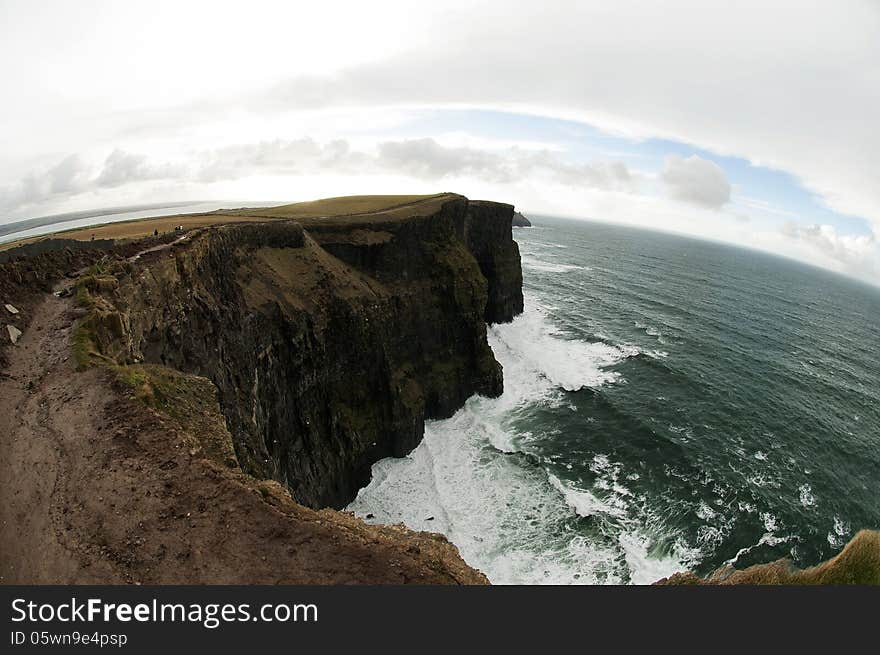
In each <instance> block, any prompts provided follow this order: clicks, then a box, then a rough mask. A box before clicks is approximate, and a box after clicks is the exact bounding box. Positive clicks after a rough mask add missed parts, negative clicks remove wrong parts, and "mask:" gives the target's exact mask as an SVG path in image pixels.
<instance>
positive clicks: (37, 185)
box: [0, 0, 880, 284]
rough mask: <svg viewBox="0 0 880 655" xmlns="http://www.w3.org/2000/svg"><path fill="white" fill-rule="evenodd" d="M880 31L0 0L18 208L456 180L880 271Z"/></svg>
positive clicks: (521, 12) (823, 7)
mask: <svg viewBox="0 0 880 655" xmlns="http://www.w3.org/2000/svg"><path fill="white" fill-rule="evenodd" d="M878 35H880V1H878V0H865V1H856V0H836V1H835V2H827V1H824V0H823V1H822V2H813V1H811V0H799V1H797V2H783V1H772V0H771V1H768V0H764V1H762V2H751V1H749V0H743V1H740V2H737V3H731V2H716V1H711V0H702V1H697V0H693V1H690V2H683V1H680V0H665V1H664V2H634V1H630V0H615V2H605V1H602V2H600V1H589V0H581V1H578V2H567V1H558V2H554V1H548V2H543V3H537V2H533V1H528V2H519V1H513V0H507V1H506V2H495V1H481V0H467V1H462V0H444V2H442V3H418V2H412V1H410V2H386V1H384V0H374V1H371V2H337V1H335V0H323V1H322V2H320V3H315V2H263V1H261V0H250V1H249V2H247V3H241V2H223V1H222V0H213V1H212V2H186V1H182V0H177V1H175V2H165V1H163V0H149V1H139V0H129V1H127V2H124V3H121V2H113V1H107V2H98V1H95V0H78V1H77V2H75V3H74V2H64V1H58V2H51V1H45V0H29V1H17V0H0V79H2V80H3V82H4V98H5V102H3V103H0V223H4V222H11V221H15V220H21V219H25V218H32V217H36V216H42V215H48V214H54V213H60V212H67V211H80V210H88V209H96V208H103V207H112V206H120V205H131V204H139V203H156V202H166V201H167V202H172V201H174V202H177V201H186V200H213V199H230V200H237V201H246V200H253V201H267V200H276V199H277V200H278V201H279V202H293V201H299V200H310V199H314V198H318V197H325V196H335V195H346V194H354V193H400V194H410V193H436V192H439V191H455V192H458V193H462V194H464V195H467V196H468V197H471V198H485V199H492V200H500V201H504V202H509V203H512V204H514V205H516V207H517V208H518V209H520V210H522V211H524V212H525V213H526V214H527V215H528V214H529V213H533V214H537V215H540V214H552V215H561V216H570V217H577V218H590V219H595V220H603V221H611V222H615V223H621V224H630V225H635V226H642V227H647V228H652V229H659V230H664V231H671V232H677V233H682V234H689V235H693V236H698V237H702V238H709V239H716V240H721V241H726V242H731V243H736V244H740V245H745V246H749V247H753V248H759V249H763V250H767V251H770V252H775V253H778V254H781V255H785V256H788V257H794V258H797V259H800V260H802V261H806V262H808V263H812V264H815V265H818V266H822V267H825V268H828V269H831V270H835V271H838V272H842V273H846V274H848V275H851V276H854V277H858V278H860V279H862V280H865V281H868V282H871V283H874V284H880V129H878V122H880V121H878V117H880V38H878Z"/></svg>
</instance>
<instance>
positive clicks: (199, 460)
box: [0, 295, 487, 584]
mask: <svg viewBox="0 0 880 655" xmlns="http://www.w3.org/2000/svg"><path fill="white" fill-rule="evenodd" d="M79 311H80V310H77V309H75V308H74V306H73V303H72V302H71V301H70V300H69V299H63V298H56V297H54V296H51V295H48V296H46V297H45V299H44V300H43V301H42V302H41V303H39V304H38V305H36V306H35V309H34V310H33V314H32V317H31V320H30V324H29V326H28V328H27V329H26V330H25V333H24V335H23V336H22V338H21V340H20V341H19V343H18V344H17V345H16V346H15V347H13V348H11V349H10V350H11V351H10V352H9V360H10V361H9V366H8V367H7V368H6V369H5V371H4V372H2V373H0V497H2V499H3V502H2V503H0V583H2V584H35V583H55V584H58V583H61V584H88V583H101V584H109V583H144V584H149V583H152V584H161V583H175V584H213V583H217V584H220V583H223V584H259V583H270V584H271V583H284V584H359V583H392V584H394V583H423V584H484V583H486V582H487V581H486V578H485V577H484V576H483V575H482V574H480V573H479V572H476V571H474V570H472V569H470V568H469V567H467V566H466V565H465V564H464V562H463V561H462V560H461V559H460V557H459V556H458V552H457V550H456V549H455V547H454V546H452V545H451V544H449V543H448V542H447V541H446V540H445V539H444V538H443V537H440V536H438V535H430V534H427V533H414V532H411V531H409V530H406V529H405V528H402V527H395V526H392V527H374V526H367V525H366V524H364V523H362V522H361V521H358V520H357V519H355V518H354V517H353V516H351V515H349V514H345V513H342V512H336V511H332V510H321V511H315V510H311V509H307V508H304V507H302V506H300V505H297V504H295V503H294V502H293V501H292V500H291V499H290V497H289V496H288V495H287V492H286V491H284V490H283V489H282V488H281V486H280V485H278V484H277V483H275V482H271V481H257V480H254V479H252V478H249V477H247V476H245V475H244V474H242V473H241V472H240V471H239V470H238V469H237V468H229V466H224V465H223V464H220V463H216V462H214V461H211V459H210V458H209V457H208V455H207V454H206V452H205V451H203V450H202V449H200V448H198V447H192V439H191V438H188V437H189V435H187V434H184V433H182V432H181V430H180V427H179V425H178V424H176V423H175V422H174V421H173V420H170V419H169V418H168V417H167V416H163V415H161V414H159V413H157V412H156V411H154V410H152V409H151V408H150V407H147V406H146V405H144V404H143V403H141V402H138V401H137V400H135V399H134V398H133V395H132V394H131V393H130V390H127V389H126V388H125V387H124V386H123V385H120V384H119V382H117V381H116V380H115V378H114V375H113V373H112V371H110V370H109V369H105V368H91V369H88V370H86V371H82V372H77V371H76V370H75V367H74V364H73V362H72V360H71V357H70V338H71V333H72V330H73V325H74V322H75V320H76V318H77V316H78V314H79Z"/></svg>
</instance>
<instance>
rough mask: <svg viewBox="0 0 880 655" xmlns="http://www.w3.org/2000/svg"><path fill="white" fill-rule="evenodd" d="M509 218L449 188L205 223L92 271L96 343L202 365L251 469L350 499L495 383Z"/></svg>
mask: <svg viewBox="0 0 880 655" xmlns="http://www.w3.org/2000/svg"><path fill="white" fill-rule="evenodd" d="M512 216H513V208H512V207H511V206H510V205H503V204H499V203H491V202H470V201H468V200H467V199H466V198H463V197H461V196H454V195H448V196H444V197H442V198H441V199H440V200H439V201H436V202H432V203H426V204H424V205H414V206H413V207H412V208H411V209H409V210H407V211H395V212H386V213H376V214H370V215H364V216H358V217H351V216H349V217H337V218H326V217H325V218H315V219H310V220H302V221H300V222H299V223H294V222H290V221H274V222H267V223H263V224H254V223H250V224H237V225H226V226H219V227H214V228H210V229H206V230H204V231H201V232H199V233H197V234H196V235H194V236H192V237H191V238H189V239H187V240H186V241H185V242H182V243H180V244H176V245H174V246H172V247H171V248H168V249H166V250H162V251H158V252H154V253H148V254H145V255H144V256H143V257H142V259H141V260H139V261H138V262H137V265H136V266H135V267H134V269H133V270H131V271H130V272H128V269H127V268H126V267H120V268H118V269H116V270H114V271H112V272H111V273H112V275H111V277H114V278H115V280H116V281H115V283H113V284H109V283H105V282H107V281H106V280H105V278H106V277H107V273H106V272H101V271H96V275H95V276H94V280H95V284H93V285H91V286H90V287H88V289H87V292H88V293H89V294H90V297H89V298H88V299H87V300H86V301H85V302H87V303H88V304H89V305H90V306H91V307H92V312H91V314H90V316H89V318H88V319H87V320H86V322H85V324H84V325H83V332H84V334H85V335H86V336H85V337H84V338H85V339H87V340H88V341H89V342H90V343H89V344H88V347H87V350H89V351H90V352H92V353H93V354H94V355H95V356H99V357H101V358H102V359H104V360H105V361H107V360H110V361H113V362H116V363H120V364H124V363H133V362H148V363H153V364H161V365H164V366H167V367H170V368H173V369H178V370H180V371H184V372H187V373H194V374H197V375H202V376H205V377H207V378H208V379H210V380H211V381H212V382H213V383H214V384H215V385H216V386H217V388H218V390H219V395H220V400H221V402H220V404H221V407H222V409H223V412H224V415H225V417H226V421H227V424H228V426H229V428H230V432H231V433H232V435H233V439H234V443H235V451H236V456H237V459H238V462H239V463H240V464H241V466H242V468H243V469H244V470H245V471H246V472H247V473H250V474H251V475H253V476H255V477H258V478H272V479H275V480H277V481H278V482H280V483H282V484H283V485H285V486H286V487H287V488H288V489H289V490H290V491H291V493H292V495H293V497H294V498H295V499H296V500H297V501H298V502H300V503H302V504H304V505H307V506H310V507H324V506H330V507H336V508H338V507H342V506H344V505H346V504H347V503H348V502H350V501H351V500H352V499H353V498H354V496H355V495H356V493H357V490H358V489H359V488H360V487H361V486H363V485H364V484H366V483H367V482H368V481H369V477H370V468H371V466H372V464H373V463H374V462H376V461H377V460H379V459H381V458H383V457H387V456H402V455H405V454H406V453H408V452H409V451H410V450H411V449H412V448H413V447H415V446H416V445H417V444H418V442H419V441H420V440H421V438H422V435H423V431H424V422H425V420H426V419H430V418H443V417H448V416H450V415H451V414H452V413H454V412H455V411H456V410H457V409H458V408H459V407H461V405H462V404H463V403H464V401H465V400H466V399H467V398H468V397H469V396H471V395H473V394H475V393H477V394H482V395H486V396H497V395H499V394H500V393H501V391H502V372H501V367H500V365H499V364H498V362H497V361H496V360H495V358H494V356H493V354H492V351H491V349H490V348H489V346H488V344H487V341H486V322H487V321H489V322H499V321H510V320H512V318H513V316H514V315H515V314H517V313H519V312H520V311H522V302H523V301H522V290H521V282H522V274H521V271H520V262H519V251H518V248H517V246H516V243H515V242H514V241H513V239H512V236H511V221H512ZM129 268H130V267H129ZM102 280H104V282H102Z"/></svg>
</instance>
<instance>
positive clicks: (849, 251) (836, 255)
mask: <svg viewBox="0 0 880 655" xmlns="http://www.w3.org/2000/svg"><path fill="white" fill-rule="evenodd" d="M781 232H782V234H783V235H784V236H786V237H787V238H788V239H790V240H793V241H796V242H799V243H801V244H804V245H807V246H808V247H810V248H812V249H814V250H815V251H817V253H819V254H821V255H822V256H825V257H828V258H830V259H832V260H834V261H835V262H837V263H838V264H839V266H838V267H837V268H838V269H839V270H842V271H843V272H846V273H850V274H852V275H855V276H857V277H861V278H863V279H868V280H874V281H875V282H876V280H877V278H878V277H880V247H878V243H877V239H876V238H875V237H874V235H872V234H861V235H841V234H838V232H837V230H836V229H835V228H834V226H832V225H807V226H802V225H798V224H796V223H794V222H791V221H789V222H787V223H785V224H784V225H783V226H782V229H781Z"/></svg>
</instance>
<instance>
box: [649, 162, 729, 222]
mask: <svg viewBox="0 0 880 655" xmlns="http://www.w3.org/2000/svg"><path fill="white" fill-rule="evenodd" d="M660 177H661V179H662V180H663V182H664V183H665V184H666V187H667V189H668V191H669V194H670V195H671V196H672V197H673V198H675V199H676V200H682V201H684V202H690V203H693V204H695V205H700V206H702V207H707V208H709V209H720V208H721V207H723V206H724V205H725V204H727V202H729V201H730V182H728V181H727V176H726V175H725V174H724V171H723V170H722V168H721V167H720V166H719V165H718V164H716V163H715V162H711V161H708V160H706V159H703V158H702V157H698V156H697V155H691V156H690V157H688V158H687V159H683V158H682V157H679V156H678V155H672V156H670V157H667V158H666V164H665V166H664V168H663V172H662V173H661V175H660Z"/></svg>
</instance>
